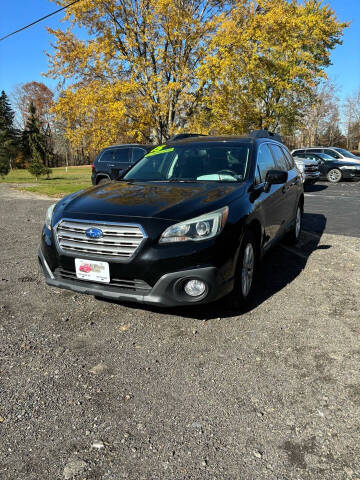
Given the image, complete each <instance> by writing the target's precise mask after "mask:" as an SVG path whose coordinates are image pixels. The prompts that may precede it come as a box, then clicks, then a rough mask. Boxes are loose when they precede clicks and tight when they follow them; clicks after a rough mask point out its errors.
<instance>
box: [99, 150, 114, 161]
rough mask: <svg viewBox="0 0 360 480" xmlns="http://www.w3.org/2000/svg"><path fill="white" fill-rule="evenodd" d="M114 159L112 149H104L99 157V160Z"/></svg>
mask: <svg viewBox="0 0 360 480" xmlns="http://www.w3.org/2000/svg"><path fill="white" fill-rule="evenodd" d="M113 159H114V150H105V151H104V152H103V154H102V155H101V157H100V162H112V161H113Z"/></svg>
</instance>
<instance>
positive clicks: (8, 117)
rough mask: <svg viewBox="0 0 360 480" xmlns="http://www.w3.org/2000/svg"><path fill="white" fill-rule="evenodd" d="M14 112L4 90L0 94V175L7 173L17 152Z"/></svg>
mask: <svg viewBox="0 0 360 480" xmlns="http://www.w3.org/2000/svg"><path fill="white" fill-rule="evenodd" d="M13 122H14V112H13V110H12V109H11V106H10V103H9V101H8V97H7V95H6V93H5V92H4V91H2V92H1V95H0V175H1V176H4V175H7V173H8V172H9V170H10V168H11V164H12V159H13V158H15V156H16V153H17V145H18V138H17V131H16V129H15V128H14V125H13Z"/></svg>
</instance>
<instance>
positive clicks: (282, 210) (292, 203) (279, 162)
mask: <svg viewBox="0 0 360 480" xmlns="http://www.w3.org/2000/svg"><path fill="white" fill-rule="evenodd" d="M270 149H271V152H272V154H273V156H274V159H275V164H276V167H277V168H278V170H283V171H284V172H287V174H288V179H287V181H286V183H284V184H283V185H282V189H281V192H282V201H281V204H280V207H279V215H280V216H281V218H280V230H283V229H284V228H286V227H287V225H288V224H289V223H290V222H291V221H292V220H294V217H295V212H296V205H297V204H296V200H297V190H296V188H294V187H295V186H296V185H297V183H298V172H297V170H296V168H295V167H294V168H292V165H290V160H287V159H286V157H285V153H284V150H283V149H282V148H281V147H280V145H276V144H275V143H272V144H271V145H270ZM291 163H292V162H291Z"/></svg>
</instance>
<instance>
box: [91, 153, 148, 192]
mask: <svg viewBox="0 0 360 480" xmlns="http://www.w3.org/2000/svg"><path fill="white" fill-rule="evenodd" d="M152 148H154V146H153V145H141V144H126V145H113V146H111V147H107V148H104V149H103V150H101V152H100V153H99V155H98V156H97V157H96V159H95V161H94V163H93V164H92V174H91V181H92V184H93V185H98V184H102V183H107V182H109V181H110V180H116V179H117V178H118V177H119V175H120V172H121V171H123V170H126V169H127V168H128V167H130V166H131V165H132V164H133V163H135V162H137V161H138V160H139V159H140V158H142V157H143V156H144V155H145V154H146V153H147V152H148V151H149V150H151V149H152Z"/></svg>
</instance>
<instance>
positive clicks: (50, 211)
mask: <svg viewBox="0 0 360 480" xmlns="http://www.w3.org/2000/svg"><path fill="white" fill-rule="evenodd" d="M55 205H56V203H53V204H52V205H50V207H49V208H48V209H47V212H46V217H45V225H46V226H47V228H48V229H49V230H51V219H52V214H53V211H54V208H55Z"/></svg>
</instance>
